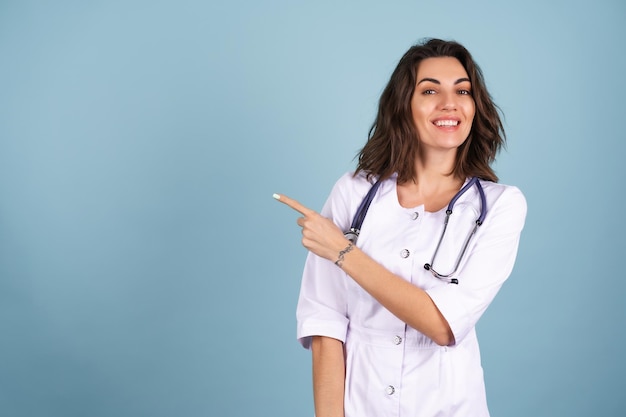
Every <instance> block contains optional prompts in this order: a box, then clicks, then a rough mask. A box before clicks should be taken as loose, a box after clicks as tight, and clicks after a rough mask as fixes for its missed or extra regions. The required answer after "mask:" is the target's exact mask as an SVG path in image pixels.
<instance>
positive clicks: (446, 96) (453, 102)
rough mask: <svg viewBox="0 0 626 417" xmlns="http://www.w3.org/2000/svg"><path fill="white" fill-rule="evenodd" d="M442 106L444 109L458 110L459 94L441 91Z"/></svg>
mask: <svg viewBox="0 0 626 417" xmlns="http://www.w3.org/2000/svg"><path fill="white" fill-rule="evenodd" d="M439 97H440V98H441V102H440V106H441V109H442V110H456V108H457V103H458V102H457V99H458V96H457V95H456V94H454V93H441V94H440V95H439Z"/></svg>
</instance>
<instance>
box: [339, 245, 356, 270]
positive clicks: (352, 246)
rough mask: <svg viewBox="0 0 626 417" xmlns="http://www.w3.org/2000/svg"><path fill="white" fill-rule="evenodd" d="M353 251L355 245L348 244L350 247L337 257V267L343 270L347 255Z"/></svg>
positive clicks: (341, 251) (340, 252)
mask: <svg viewBox="0 0 626 417" xmlns="http://www.w3.org/2000/svg"><path fill="white" fill-rule="evenodd" d="M352 249H354V245H353V244H352V242H348V245H347V246H346V247H345V248H343V249H342V250H340V251H339V254H338V255H337V260H336V261H335V265H337V266H338V267H339V268H341V267H342V266H343V261H344V260H345V256H346V254H347V253H349V252H350V251H352Z"/></svg>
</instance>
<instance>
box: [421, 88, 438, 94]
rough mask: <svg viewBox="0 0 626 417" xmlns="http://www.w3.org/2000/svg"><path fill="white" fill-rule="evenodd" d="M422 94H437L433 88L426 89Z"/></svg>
mask: <svg viewBox="0 0 626 417" xmlns="http://www.w3.org/2000/svg"><path fill="white" fill-rule="evenodd" d="M422 94H425V95H428V94H435V90H432V89H428V90H424V91H423V92H422Z"/></svg>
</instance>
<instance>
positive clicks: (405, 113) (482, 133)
mask: <svg viewBox="0 0 626 417" xmlns="http://www.w3.org/2000/svg"><path fill="white" fill-rule="evenodd" d="M439 57H453V58H456V59H458V60H459V62H460V63H461V65H463V68H465V71H466V72H467V74H468V76H469V79H470V82H471V85H472V90H471V91H472V97H473V98H474V102H475V106H476V113H475V116H474V121H473V123H472V128H471V130H470V133H469V136H468V137H467V139H466V140H465V142H463V144H462V145H461V146H459V147H458V149H457V154H456V162H455V166H454V168H453V169H452V171H451V172H450V173H449V175H454V176H455V177H458V178H461V179H465V178H467V177H478V178H480V179H483V180H489V181H494V182H497V181H498V177H497V175H496V174H495V172H494V171H493V169H492V168H491V166H490V165H491V163H492V162H493V161H494V160H495V157H496V154H497V153H498V151H499V150H500V148H501V147H502V146H504V144H505V139H506V136H505V133H504V127H503V125H502V121H501V120H500V109H499V108H498V107H497V106H496V105H495V103H494V102H493V100H492V99H491V96H490V95H489V92H488V91H487V87H486V86H485V81H484V79H483V74H482V71H481V70H480V68H479V67H478V65H477V64H476V63H475V62H474V59H473V58H472V56H471V54H470V53H469V51H468V50H467V49H465V47H463V46H462V45H461V44H459V43H457V42H454V41H444V40H441V39H426V40H424V41H422V42H420V43H418V44H416V45H414V46H412V47H411V48H410V49H409V50H408V51H407V52H406V53H405V54H404V56H403V57H402V58H401V59H400V62H399V63H398V66H397V67H396V69H395V70H394V71H393V73H392V74H391V79H390V80H389V83H388V84H387V86H386V87H385V90H384V91H383V93H382V95H381V97H380V102H379V104H378V115H377V116H376V120H375V121H374V123H373V124H372V127H371V129H370V131H369V135H368V140H367V143H366V144H365V146H364V147H363V149H361V151H360V152H359V154H358V161H359V162H358V165H357V169H356V172H355V174H354V175H357V174H358V173H359V172H360V171H363V172H365V173H366V174H367V177H368V179H370V178H372V177H374V176H376V177H380V178H381V179H386V178H389V177H390V176H391V175H392V174H393V173H398V183H400V184H403V183H406V182H408V181H411V180H414V179H415V176H416V172H415V158H416V157H417V155H418V148H419V136H418V133H417V128H416V127H415V123H414V121H413V116H412V112H411V98H412V97H413V93H414V92H415V86H416V82H417V79H416V78H417V70H418V66H419V64H420V62H421V61H422V60H423V59H426V58H439Z"/></svg>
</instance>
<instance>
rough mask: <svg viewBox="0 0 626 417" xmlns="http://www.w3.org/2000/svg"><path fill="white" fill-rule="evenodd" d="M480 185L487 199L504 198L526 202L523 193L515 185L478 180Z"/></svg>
mask: <svg viewBox="0 0 626 417" xmlns="http://www.w3.org/2000/svg"><path fill="white" fill-rule="evenodd" d="M480 185H481V186H482V188H483V190H485V195H486V196H487V198H489V197H491V198H494V197H495V198H505V199H513V200H519V201H524V204H525V202H526V198H525V197H524V193H522V190H520V189H519V188H518V187H516V186H515V185H507V184H502V183H499V182H493V181H485V180H480Z"/></svg>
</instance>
